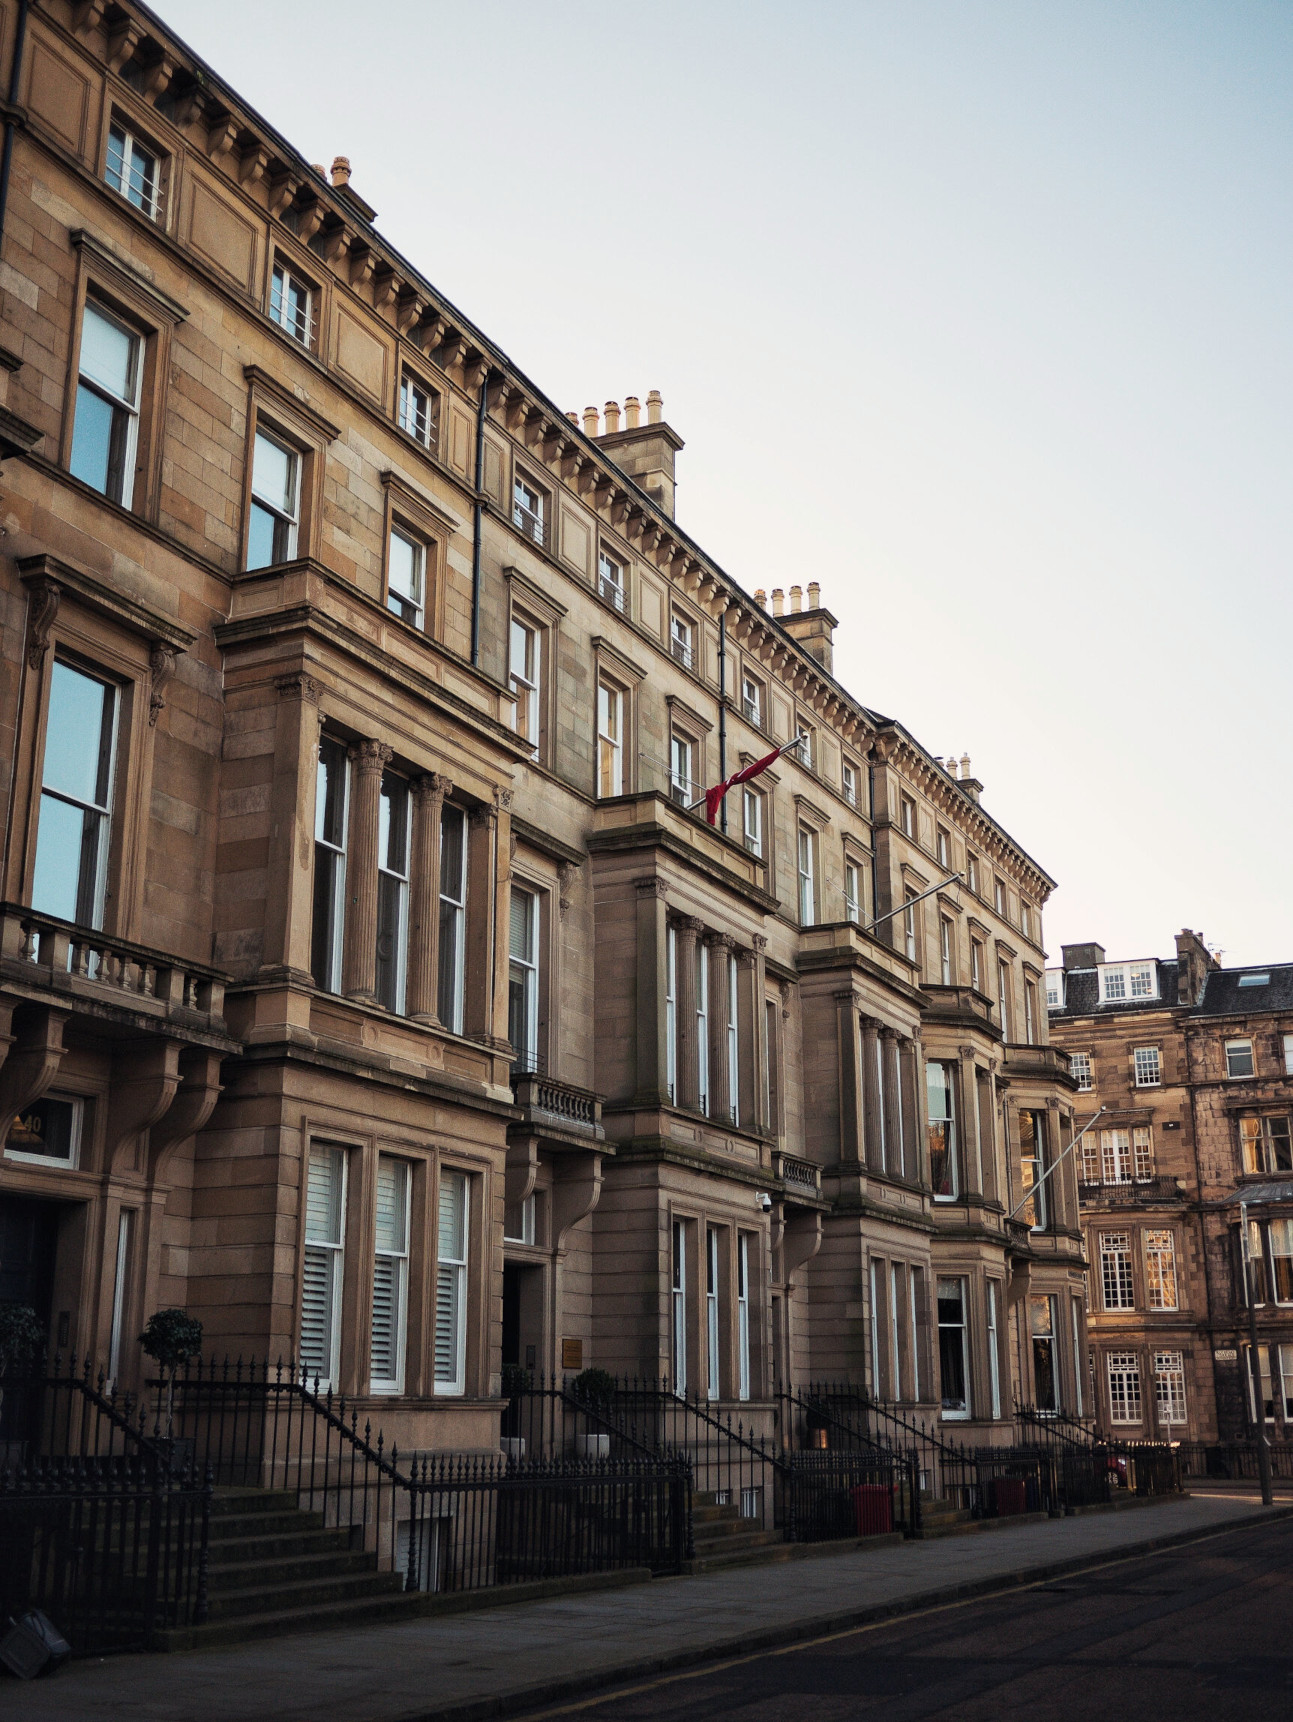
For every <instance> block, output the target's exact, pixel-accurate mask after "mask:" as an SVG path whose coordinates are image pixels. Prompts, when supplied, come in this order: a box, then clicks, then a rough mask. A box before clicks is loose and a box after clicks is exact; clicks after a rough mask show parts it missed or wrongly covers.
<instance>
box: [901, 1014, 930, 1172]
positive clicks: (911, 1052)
mask: <svg viewBox="0 0 1293 1722" xmlns="http://www.w3.org/2000/svg"><path fill="white" fill-rule="evenodd" d="M898 1067H899V1071H900V1073H901V1076H902V1159H903V1167H904V1170H905V1175H906V1177H907V1178H908V1180H909V1181H910V1182H911V1183H913V1184H919V1183H921V1182H922V1181H923V1159H922V1155H921V1151H920V1149H921V1140H922V1137H923V1135H924V1126H923V1116H924V1115H923V1110H922V1104H921V1103H922V1100H923V1088H924V1082H923V1074H924V1073H923V1071H922V1070H921V1065H920V1042H919V1041H918V1040H914V1039H913V1040H908V1039H904V1040H903V1041H902V1042H901V1043H900V1045H899V1048H898Z"/></svg>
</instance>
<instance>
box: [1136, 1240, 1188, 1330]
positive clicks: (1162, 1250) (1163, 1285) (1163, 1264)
mask: <svg viewBox="0 0 1293 1722" xmlns="http://www.w3.org/2000/svg"><path fill="white" fill-rule="evenodd" d="M1141 1241H1142V1244H1143V1247H1144V1251H1145V1308H1146V1309H1153V1310H1176V1309H1179V1308H1180V1307H1181V1303H1180V1298H1181V1288H1180V1281H1179V1278H1178V1275H1177V1269H1176V1239H1175V1237H1174V1236H1173V1233H1172V1230H1171V1228H1170V1227H1168V1226H1147V1227H1146V1228H1145V1230H1144V1232H1143V1234H1142V1239H1141ZM1169 1293H1170V1296H1171V1302H1170V1303H1169V1302H1168V1296H1169Z"/></svg>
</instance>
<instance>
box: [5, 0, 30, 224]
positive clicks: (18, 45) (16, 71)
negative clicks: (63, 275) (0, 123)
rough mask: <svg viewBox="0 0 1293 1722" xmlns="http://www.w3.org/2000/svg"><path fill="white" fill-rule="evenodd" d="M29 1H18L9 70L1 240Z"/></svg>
mask: <svg viewBox="0 0 1293 1722" xmlns="http://www.w3.org/2000/svg"><path fill="white" fill-rule="evenodd" d="M28 4H29V0H18V28H17V29H16V30H15V32H14V39H13V64H12V65H11V67H10V69H9V108H10V112H9V113H8V114H6V115H5V122H4V158H3V160H2V161H0V239H2V238H3V237H4V224H5V211H6V210H7V208H8V206H9V169H10V166H11V164H12V162H13V138H14V133H15V132H16V131H17V130H18V121H17V119H16V118H15V117H14V114H13V109H15V108H16V107H17V106H18V86H19V84H20V83H21V82H22V51H23V47H24V45H25V43H26V40H27V10H28Z"/></svg>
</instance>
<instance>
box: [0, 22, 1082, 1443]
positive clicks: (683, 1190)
mask: <svg viewBox="0 0 1293 1722" xmlns="http://www.w3.org/2000/svg"><path fill="white" fill-rule="evenodd" d="M19 22H20V19H19V8H18V6H17V5H16V4H15V3H14V0H0V51H2V53H3V63H4V66H5V68H6V76H7V75H8V68H9V67H10V66H11V65H12V64H13V63H14V62H15V59H16V61H17V65H18V73H17V84H16V88H17V92H18V101H17V105H16V107H15V108H14V109H13V110H12V114H11V131H10V145H11V149H10V155H11V159H10V173H9V179H8V194H7V206H6V208H5V212H4V232H3V253H2V258H0V293H2V294H3V318H4V326H5V330H6V333H5V336H4V351H3V353H2V354H0V359H2V361H3V371H2V372H0V378H2V379H3V383H4V385H5V388H6V394H5V398H4V401H3V410H2V412H0V432H2V433H3V445H2V446H3V452H4V455H5V457H6V458H5V460H4V465H3V476H2V479H0V490H2V493H3V500H2V502H0V513H2V516H3V519H2V524H3V527H4V537H3V540H0V651H2V653H3V663H4V670H5V673H4V676H3V679H2V681H0V741H2V745H3V751H4V759H5V768H4V771H3V773H2V774H0V795H2V796H3V797H4V813H5V822H4V823H5V832H6V845H5V851H4V859H3V865H4V889H3V898H4V905H3V952H2V955H0V1028H3V1030H4V1038H3V1041H2V1042H0V1044H2V1045H3V1048H4V1051H5V1058H4V1063H3V1065H2V1066H0V1095H2V1096H3V1104H2V1105H0V1140H3V1141H5V1142H6V1146H5V1149H4V1154H3V1158H2V1159H0V1298H7V1299H16V1300H18V1301H23V1302H30V1303H32V1304H33V1305H34V1306H35V1307H37V1308H38V1310H39V1312H40V1313H41V1315H42V1318H44V1319H47V1320H48V1322H49V1328H50V1334H51V1339H52V1341H53V1342H54V1343H55V1344H56V1345H58V1346H61V1347H64V1348H72V1349H75V1350H76V1351H77V1352H78V1353H85V1354H89V1355H92V1356H93V1357H95V1358H100V1359H102V1360H103V1361H104V1363H105V1365H106V1366H107V1367H108V1368H109V1370H110V1371H111V1373H112V1374H113V1375H114V1376H116V1377H119V1378H121V1379H124V1380H127V1381H128V1380H130V1379H131V1378H132V1372H135V1371H136V1370H137V1368H138V1356H137V1348H136V1347H135V1345H134V1335H136V1334H137V1333H138V1331H139V1328H140V1325H141V1324H142V1322H143V1320H144V1319H145V1318H146V1316H147V1315H148V1314H149V1313H150V1312H151V1311H153V1310H155V1309H157V1308H159V1307H164V1306H168V1305H176V1304H178V1305H184V1306H185V1307H186V1308H187V1309H188V1310H190V1311H191V1312H192V1313H193V1314H195V1315H197V1316H199V1317H200V1318H201V1319H202V1321H203V1323H204V1324H205V1327H206V1332H207V1336H208V1341H209V1343H210V1345H211V1346H212V1347H213V1349H215V1350H216V1351H218V1352H224V1351H228V1352H230V1353H232V1354H238V1353H241V1354H243V1355H244V1356H247V1355H255V1356H270V1357H276V1356H283V1357H296V1358H299V1359H300V1360H301V1361H302V1362H303V1364H304V1365H305V1366H306V1367H307V1368H308V1369H309V1370H310V1371H311V1372H312V1373H313V1374H317V1375H318V1377H319V1378H320V1379H321V1380H322V1381H323V1382H325V1383H328V1384H331V1385H332V1386H333V1387H335V1388H336V1389H337V1390H339V1391H344V1392H345V1393H346V1394H348V1395H350V1396H352V1397H354V1398H357V1399H358V1400H359V1401H360V1402H361V1403H362V1404H364V1405H366V1406H368V1407H369V1408H370V1409H371V1410H372V1414H373V1416H374V1421H380V1422H381V1423H382V1424H383V1426H384V1427H385V1428H386V1430H387V1432H388V1435H392V1436H394V1437H395V1438H397V1439H398V1441H399V1443H400V1446H401V1447H402V1448H405V1449H407V1448H408V1447H409V1446H414V1447H422V1448H441V1449H443V1448H447V1447H488V1446H491V1445H495V1444H496V1443H497V1439H498V1422H499V1411H500V1388H501V1383H502V1379H503V1372H504V1366H505V1365H509V1364H511V1365H518V1366H520V1367H522V1368H533V1369H540V1370H548V1371H561V1370H566V1371H573V1370H578V1369H579V1368H582V1367H587V1366H590V1365H598V1366H601V1367H603V1368H606V1369H608V1370H611V1371H615V1372H619V1373H633V1374H639V1375H643V1374H645V1375H649V1376H652V1377H659V1376H667V1377H668V1378H669V1379H670V1380H671V1381H672V1382H673V1383H674V1384H675V1385H676V1386H679V1387H685V1388H686V1389H687V1390H688V1391H692V1392H698V1393H700V1394H701V1395H703V1396H708V1397H709V1398H710V1399H712V1400H715V1401H717V1402H719V1403H721V1404H723V1405H728V1406H733V1407H741V1408H744V1414H745V1415H746V1417H747V1418H748V1420H749V1421H751V1422H753V1423H756V1424H757V1423H758V1421H759V1417H760V1416H764V1417H765V1423H766V1421H767V1419H768V1418H770V1415H771V1413H770V1411H768V1410H767V1403H766V1402H767V1400H768V1396H769V1394H770V1392H771V1390H772V1387H773V1384H774V1383H775V1382H776V1381H778V1380H804V1379H809V1378H824V1377H830V1378H839V1379H848V1380H851V1381H853V1382H855V1383H858V1384H864V1385H866V1386H867V1387H868V1388H869V1389H870V1390H871V1391H872V1392H873V1393H874V1394H875V1395H876V1396H877V1397H883V1398H886V1399H892V1400H896V1401H900V1402H903V1403H904V1404H907V1405H910V1406H916V1407H921V1408H924V1410H925V1411H926V1412H928V1413H929V1414H930V1415H932V1416H942V1417H943V1418H944V1419H946V1420H947V1421H949V1422H951V1423H955V1424H959V1425H961V1426H962V1427H963V1428H964V1430H965V1432H966V1433H973V1434H974V1436H975V1438H976V1439H980V1440H994V1439H1004V1438H1005V1435H1006V1432H1007V1431H1008V1428H1009V1419H1010V1417H1011V1415H1012V1411H1013V1406H1014V1402H1015V1400H1016V1399H1017V1398H1018V1399H1022V1400H1023V1401H1025V1402H1028V1403H1033V1402H1036V1403H1040V1404H1041V1405H1042V1406H1043V1407H1045V1408H1053V1409H1057V1410H1063V1411H1065V1412H1068V1413H1071V1414H1074V1415H1079V1416H1085V1415H1089V1414H1090V1406H1089V1404H1088V1403H1087V1397H1088V1389H1087V1382H1086V1374H1085V1370H1084V1369H1083V1368H1082V1367H1081V1360H1082V1359H1083V1358H1085V1355H1086V1335H1085V1300H1084V1259H1083V1254H1082V1238H1081V1230H1080V1226H1079V1215H1078V1204H1077V1190H1076V1182H1075V1180H1074V1178H1073V1174H1072V1166H1071V1159H1070V1161H1066V1162H1064V1163H1063V1164H1062V1165H1061V1166H1060V1167H1059V1170H1058V1171H1056V1173H1055V1174H1054V1175H1053V1176H1051V1175H1049V1169H1050V1167H1051V1166H1052V1165H1053V1164H1054V1163H1055V1162H1056V1161H1057V1159H1058V1157H1059V1155H1060V1154H1061V1152H1062V1150H1063V1147H1064V1145H1065V1144H1066V1142H1067V1141H1068V1140H1069V1136H1070V1132H1071V1129H1072V1115H1073V1082H1072V1079H1071V1078H1070V1076H1069V1074H1068V1068H1067V1063H1066V1061H1065V1060H1064V1059H1062V1058H1061V1057H1060V1056H1059V1055H1058V1054H1057V1053H1055V1052H1054V1051H1052V1050H1051V1048H1050V1047H1049V1046H1048V1044H1047V1013H1046V1008H1045V1002H1044V994H1043V987H1044V980H1043V971H1044V967H1045V963H1044V956H1043V951H1042V945H1041V938H1042V929H1041V911H1042V908H1043V905H1044V904H1045V901H1046V899H1047V896H1048V894H1049V892H1050V890H1051V888H1052V881H1051V880H1050V878H1049V877H1048V876H1047V874H1046V873H1045V872H1044V871H1043V870H1042V869H1041V868H1040V867H1039V866H1038V865H1037V864H1036V863H1035V862H1034V861H1033V860H1032V859H1031V858H1030V857H1029V856H1028V855H1027V854H1026V852H1025V851H1024V850H1023V849H1022V848H1021V847H1020V846H1019V844H1018V843H1016V842H1015V841H1014V840H1013V839H1012V838H1011V837H1010V836H1009V835H1008V834H1007V833H1006V832H1005V831H1003V830H1002V829H1001V828H1000V827H999V826H998V825H997V824H996V822H995V821H994V820H993V819H992V818H991V816H990V815H989V814H988V813H987V811H986V810H985V809H984V808H983V806H982V805H981V803H980V794H979V792H980V785H979V784H978V783H977V781H976V780H975V779H974V778H973V777H972V776H971V775H970V768H969V762H968V760H962V761H961V762H960V764H959V765H958V764H957V763H955V762H947V763H944V762H943V761H940V760H939V759H937V758H934V757H933V756H931V755H930V754H929V753H928V752H926V751H925V750H924V749H923V748H922V747H921V746H920V745H919V744H918V743H917V742H916V741H915V739H914V738H913V737H912V736H911V735H910V734H909V733H908V731H907V730H906V729H904V728H903V726H902V725H901V724H900V723H898V722H897V721H895V720H893V719H890V718H887V717H884V716H882V715H880V714H878V713H876V712H874V711H872V710H871V709H870V708H868V707H867V706H866V705H865V704H863V703H862V702H861V701H860V700H858V699H857V698H856V697H854V696H853V695H852V694H851V693H849V692H848V691H847V690H846V689H845V688H844V687H843V686H841V684H840V683H839V682H838V681H837V680H836V679H835V677H834V675H833V672H832V630H833V628H834V625H835V624H834V618H833V617H832V616H831V614H830V613H829V611H827V610H826V609H825V608H823V607H822V604H821V602H820V594H819V592H818V588H817V586H816V584H815V583H811V582H810V583H809V584H808V600H807V604H806V605H805V604H804V601H803V593H802V591H801V589H800V587H799V586H798V585H793V586H791V588H790V591H791V597H790V603H789V606H788V607H787V606H786V603H785V600H784V598H783V595H782V593H781V592H780V591H778V592H774V593H773V594H772V600H771V604H770V605H769V604H768V602H767V601H766V600H764V598H763V595H762V594H755V595H754V596H753V597H751V596H750V595H749V594H748V593H747V592H745V591H744V590H743V589H742V588H741V587H740V586H739V585H738V584H737V583H736V581H735V580H733V579H732V578H731V577H730V576H729V575H728V574H727V573H726V572H725V571H724V570H722V569H721V568H720V567H718V566H717V565H716V564H715V563H714V561H713V560H712V559H711V558H710V557H709V556H708V555H707V554H706V553H705V551H704V550H703V549H702V548H701V547H700V546H698V545H697V544H695V543H694V542H693V541H692V539H691V538H690V537H689V536H688V535H687V533H686V531H685V530H684V528H683V527H682V526H681V525H680V524H679V523H678V522H677V521H676V520H675V518H674V507H673V502H674V497H673V489H674V472H675V461H676V459H677V457H678V455H679V453H680V451H681V449H682V442H681V439H680V438H679V437H678V436H677V434H676V433H675V432H674V430H673V429H672V428H671V427H670V426H669V425H668V424H667V423H666V422H665V420H664V418H663V411H662V403H661V402H660V400H659V398H658V397H657V396H648V398H647V402H646V405H645V409H644V408H643V407H642V406H641V405H640V403H639V402H638V401H637V400H635V399H633V398H630V399H629V400H628V401H627V402H626V403H625V407H624V410H623V412H622V413H621V410H620V408H619V406H618V405H616V404H615V403H608V404H607V406H606V408H605V410H604V412H598V411H597V410H595V409H589V410H588V411H587V412H585V413H583V414H582V415H576V414H571V413H566V412H563V411H562V410H560V409H559V408H558V407H556V406H555V405H554V404H553V403H552V402H551V401H550V400H549V399H548V398H547V397H546V396H545V395H544V394H543V393H542V392H541V391H540V390H539V389H538V388H537V387H536V386H535V385H534V384H533V383H532V382H531V381H530V380H529V379H528V378H527V377H526V376H525V375H524V374H523V373H522V372H521V371H520V370H519V369H518V368H517V367H516V366H515V364H514V363H513V362H512V361H511V360H510V359H509V358H508V357H507V355H505V354H504V353H502V352H501V351H500V350H499V349H498V347H497V346H496V345H495V344H494V343H492V342H491V341H490V340H489V338H488V337H487V336H486V335H485V334H483V333H482V332H481V331H480V330H478V329H476V328H475V327H474V326H473V325H472V324H471V323H470V322H469V321H468V320H467V319H466V318H465V317H464V316H463V315H462V314H461V313H460V312H458V311H457V310H456V309H455V308H454V307H453V306H452V305H450V304H449V303H448V302H447V301H446V300H445V299H444V298H443V296H442V295H440V294H439V293H438V292H437V291H436V289H435V288H434V286H433V285H432V284H431V283H429V282H428V281H427V280H426V279H425V278H424V277H423V276H422V275H421V274H420V273H419V272H418V271H417V270H416V268H415V267H414V266H413V265H412V264H410V263H409V262H408V261H407V260H405V259H403V258H402V257H400V256H399V255H398V253H396V252H395V251H394V250H393V248H392V247H390V246H389V245H388V244H387V243H386V242H385V241H384V240H383V239H382V238H381V236H380V234H379V232H378V230H377V228H376V227H375V225H374V222H375V213H374V211H373V210H372V209H371V208H370V207H369V206H368V205H367V204H366V203H365V202H364V200H363V198H362V197H361V196H360V195H359V194H358V192H357V191H356V190H355V189H354V188H353V187H352V186H351V184H350V174H349V168H348V165H347V164H346V163H345V162H344V161H342V160H340V159H339V160H338V161H337V162H336V163H335V164H334V166H333V168H332V170H331V172H330V173H324V172H323V171H322V170H321V169H318V168H315V167H312V166H311V165H310V164H309V163H307V162H305V161H304V160H302V159H301V158H300V157H299V156H298V155H297V154H296V153H295V152H294V151H293V150H292V148H291V147H290V145H289V144H287V143H286V141H285V140H284V139H282V138H281V137H279V136H278V135H277V134H276V133H275V132H274V131H273V129H272V128H271V126H269V125H268V124H267V123H266V122H265V121H264V120H262V119H261V118H260V117H259V116H258V115H257V114H255V113H254V112H252V111H251V110H250V109H249V108H248V107H247V106H246V104H245V103H243V102H242V101H240V99H239V98H238V97H237V95H236V94H235V93H234V92H233V91H231V90H229V89H228V88H227V87H226V86H225V85H224V84H223V83H222V82H221V80H220V79H219V77H218V75H217V74H216V73H215V72H214V71H212V70H211V69H210V68H208V67H205V66H203V65H202V64H201V63H200V62H199V61H198V60H197V59H196V58H195V56H194V55H192V54H191V53H190V51H189V50H188V49H187V48H186V47H185V46H184V44H183V43H181V42H179V41H178V40H176V39H175V38H174V37H173V36H172V35H171V34H169V33H168V32H167V30H166V29H165V28H164V27H163V26H162V25H161V24H160V22H159V21H158V20H157V19H156V18H154V17H153V16H152V15H151V14H150V13H148V12H147V11H146V10H145V9H144V8H142V7H138V6H134V5H121V4H116V3H112V0H109V3H107V4H105V3H103V0H49V3H48V4H44V5H41V6H40V7H39V8H33V9H31V10H30V11H29V12H28V13H27V14H26V22H25V33H24V34H23V35H22V40H21V42H20V43H18V42H17V39H18V37H19V34H20V32H19ZM16 44H17V45H16ZM796 737H798V738H800V739H799V743H798V746H797V747H796V748H795V749H794V750H793V751H791V752H788V753H786V754H784V755H783V756H782V758H781V759H780V760H779V761H778V762H777V764H776V765H775V766H774V767H773V768H772V769H770V770H768V771H767V772H766V773H765V774H764V775H762V776H760V777H759V778H757V779H755V780H753V781H752V782H751V783H749V784H748V785H746V786H744V787H743V788H742V789H741V790H737V791H733V792H732V793H731V794H730V795H729V796H728V798H727V801H726V806H725V812H724V816H723V820H722V822H721V824H720V825H718V826H715V827H711V826H709V825H708V824H707V823H706V822H705V820H704V817H703V814H702V813H699V812H697V811H696V810H695V808H694V807H693V806H692V804H693V803H694V802H695V801H696V800H697V798H698V797H700V796H701V795H702V794H703V792H704V789H705V788H706V787H707V786H708V785H710V784H712V783H714V782H715V781H716V780H717V779H718V778H719V777H720V776H722V775H726V774H728V773H731V772H732V771H734V770H736V769H737V768H738V767H739V766H740V765H741V764H743V763H745V762H749V761H751V760H754V759H757V758H759V757H761V756H763V755H765V754H766V753H768V752H769V751H770V750H771V749H772V748H773V747H774V746H779V745H780V744H782V743H784V742H788V741H792V740H794V738H796ZM957 873H960V874H961V875H963V882H958V881H957V880H956V878H955V877H954V875H956V874H957ZM894 911H897V913H893V912H894ZM873 921H877V922H878V924H877V925H876V926H875V928H874V930H868V929H869V927H870V923H872V922H873Z"/></svg>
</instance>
